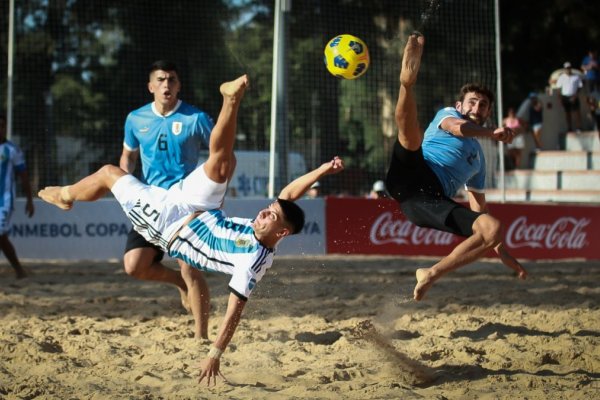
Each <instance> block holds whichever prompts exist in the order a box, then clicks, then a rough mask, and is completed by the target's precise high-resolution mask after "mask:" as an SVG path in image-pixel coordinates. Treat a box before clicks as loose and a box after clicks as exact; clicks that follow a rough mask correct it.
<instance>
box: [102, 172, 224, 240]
mask: <svg viewBox="0 0 600 400" xmlns="http://www.w3.org/2000/svg"><path fill="white" fill-rule="evenodd" d="M226 190H227V182H225V183H217V182H214V181H212V180H211V179H210V178H209V177H208V176H206V173H205V172H204V164H202V165H201V166H199V167H197V168H196V169H195V170H194V171H193V172H192V173H191V174H189V175H188V176H187V177H186V178H185V179H183V180H182V181H180V182H178V183H176V184H174V185H173V186H171V188H169V189H168V190H167V189H163V188H161V187H158V186H151V185H146V184H143V183H142V182H140V181H139V180H138V179H137V178H135V177H134V176H132V175H124V176H123V177H121V178H119V179H118V180H117V181H116V182H115V184H114V185H113V187H112V189H111V191H112V193H113V194H114V195H115V198H116V199H117V200H118V201H119V204H121V208H122V209H123V211H124V212H125V214H126V215H127V217H128V218H129V220H130V221H131V223H132V224H133V229H135V230H136V231H137V232H139V233H140V234H141V235H142V236H143V237H144V238H145V239H146V240H147V241H148V242H150V243H153V244H155V245H157V246H159V247H161V248H162V249H163V250H165V251H166V249H167V245H168V244H169V241H170V240H171V238H172V236H173V235H174V234H175V233H176V232H177V230H178V229H179V228H180V227H181V225H182V224H183V222H184V221H185V220H186V219H187V218H188V217H189V216H190V214H192V213H194V212H196V211H207V210H214V209H217V208H220V207H221V205H222V203H223V198H224V197H225V192H226Z"/></svg>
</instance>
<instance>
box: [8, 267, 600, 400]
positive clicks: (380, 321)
mask: <svg viewBox="0 0 600 400" xmlns="http://www.w3.org/2000/svg"><path fill="white" fill-rule="evenodd" d="M432 263H433V260H430V259H422V258H421V259H399V258H397V257H394V258H391V257H350V256H343V257H341V256H340V257H331V256H329V257H305V258H297V257H281V258H276V260H275V263H274V265H273V267H272V268H271V270H269V271H268V272H267V274H266V275H265V277H264V278H263V280H262V281H261V282H260V283H259V285H258V287H257V289H256V290H255V292H254V293H253V295H252V297H251V299H250V300H249V302H248V304H247V305H246V308H245V310H244V315H243V317H242V321H241V323H240V326H239V327H238V329H237V332H236V333H235V335H234V337H233V339H232V342H231V344H230V345H229V347H228V348H227V350H226V351H225V353H224V354H223V357H222V362H221V370H222V372H223V373H224V375H225V376H226V377H227V379H228V382H227V383H226V382H223V381H219V382H218V384H217V386H216V387H210V388H207V387H206V385H205V384H198V383H197V375H198V362H199V359H201V358H202V357H203V356H204V355H205V354H206V353H207V351H208V349H209V347H210V342H209V341H199V340H196V339H194V338H193V335H192V327H193V320H192V318H191V316H190V315H189V314H188V313H187V312H186V311H185V310H184V309H183V308H182V307H181V305H180V303H179V295H178V292H177V290H176V289H175V288H174V287H170V286H167V285H163V284H157V283H150V282H142V281H139V280H135V279H133V278H130V277H128V276H127V275H125V273H124V272H123V269H122V266H121V264H119V263H78V264H74V263H28V264H26V267H27V268H28V269H29V270H30V271H32V272H33V275H32V276H31V277H30V278H28V279H25V280H16V279H15V278H14V277H13V273H12V270H11V269H10V267H9V266H7V265H1V266H0V287H1V289H0V327H1V328H0V398H2V399H61V400H62V399H360V400H364V399H440V400H441V399H569V400H573V399H586V400H591V399H593V398H598V396H599V393H600V346H599V344H600V343H599V342H600V307H599V306H600V285H599V284H598V282H600V262H581V261H573V262H560V263H552V262H547V263H546V262H537V263H533V262H532V263H525V264H524V265H525V267H526V268H527V269H528V270H529V272H530V276H529V278H528V280H526V281H519V280H518V279H516V278H515V276H514V275H513V274H512V273H511V271H509V270H508V269H507V268H505V267H503V266H502V265H501V264H498V263H496V262H479V263H476V264H473V265H470V266H467V267H465V268H463V269H461V270H459V271H456V272H454V273H451V274H449V275H447V276H446V277H444V278H442V279H441V280H440V281H438V282H437V283H436V284H435V285H434V286H433V287H432V288H431V290H430V291H429V292H428V293H427V295H426V297H425V299H424V300H423V301H421V302H415V301H413V300H412V290H413V287H414V284H415V278H414V271H415V269H416V268H417V267H423V266H429V265H431V264H432ZM207 280H208V283H209V286H210V288H211V295H212V300H211V305H212V311H211V320H210V324H209V334H210V336H211V338H214V337H215V335H216V332H217V329H218V326H219V324H220V322H221V319H222V317H223V314H224V311H225V308H226V302H227V296H228V291H227V283H228V280H229V278H228V277H227V276H225V275H218V274H208V275H207Z"/></svg>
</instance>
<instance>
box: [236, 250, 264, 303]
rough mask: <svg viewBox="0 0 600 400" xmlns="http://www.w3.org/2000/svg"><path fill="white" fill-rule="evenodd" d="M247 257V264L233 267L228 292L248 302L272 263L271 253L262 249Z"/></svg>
mask: <svg viewBox="0 0 600 400" xmlns="http://www.w3.org/2000/svg"><path fill="white" fill-rule="evenodd" d="M248 256H249V257H248V260H247V262H244V264H243V265H236V266H235V271H234V273H233V275H232V276H231V280H230V281H229V290H230V291H231V292H233V293H234V294H235V295H236V296H238V297H239V298H240V299H242V300H248V297H250V294H251V293H252V290H254V288H255V287H256V284H257V283H258V282H259V281H260V280H261V279H262V277H263V275H264V274H265V272H266V271H267V269H268V268H269V267H270V266H271V264H272V262H273V252H272V251H270V250H267V249H265V248H264V247H261V248H260V249H259V250H258V251H256V252H253V253H251V254H248Z"/></svg>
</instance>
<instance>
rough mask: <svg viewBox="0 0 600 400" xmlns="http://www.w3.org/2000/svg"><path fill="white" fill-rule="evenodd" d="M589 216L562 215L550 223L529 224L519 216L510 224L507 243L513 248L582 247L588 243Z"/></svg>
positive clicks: (525, 218) (524, 218)
mask: <svg viewBox="0 0 600 400" xmlns="http://www.w3.org/2000/svg"><path fill="white" fill-rule="evenodd" d="M589 223H590V220H589V219H587V218H573V217H561V218H558V219H557V220H556V221H554V222H553V223H549V224H529V223H528V222H527V217H525V216H523V217H519V218H517V219H515V220H514V221H513V223H512V224H510V227H509V228H508V232H507V234H506V245H507V246H509V247H511V248H519V247H531V248H534V249H537V248H546V249H554V248H556V249H582V248H583V247H584V246H585V245H586V244H587V233H586V232H585V231H584V228H585V227H586V226H588V225H589Z"/></svg>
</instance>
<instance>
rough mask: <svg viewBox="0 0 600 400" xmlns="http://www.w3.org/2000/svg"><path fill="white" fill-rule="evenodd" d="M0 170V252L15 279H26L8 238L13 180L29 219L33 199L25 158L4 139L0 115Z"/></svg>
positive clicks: (14, 146)
mask: <svg viewBox="0 0 600 400" xmlns="http://www.w3.org/2000/svg"><path fill="white" fill-rule="evenodd" d="M0 154H2V157H0V170H1V171H2V175H3V177H2V193H0V195H1V196H2V201H1V202H0V250H2V252H3V253H4V256H5V257H6V259H7V260H8V262H9V263H10V265H11V266H12V267H13V269H14V270H15V274H16V275H17V279H22V278H25V277H27V275H28V274H27V271H25V269H24V268H23V267H22V266H21V263H20V262H19V258H18V257H17V252H16V251H15V248H14V246H13V245H12V243H11V241H10V239H9V238H8V232H9V230H10V217H11V215H12V212H13V208H14V200H15V196H16V185H15V178H16V177H17V176H18V177H19V179H20V180H21V188H22V189H23V192H24V193H25V197H27V203H25V213H26V214H27V216H28V217H29V218H31V217H32V216H33V213H34V207H33V197H32V196H31V185H30V183H29V174H28V173H27V168H26V166H25V157H24V156H23V152H22V151H21V149H20V148H19V147H18V146H17V145H16V144H14V143H13V142H11V141H9V140H7V139H6V117H5V116H4V115H0Z"/></svg>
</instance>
